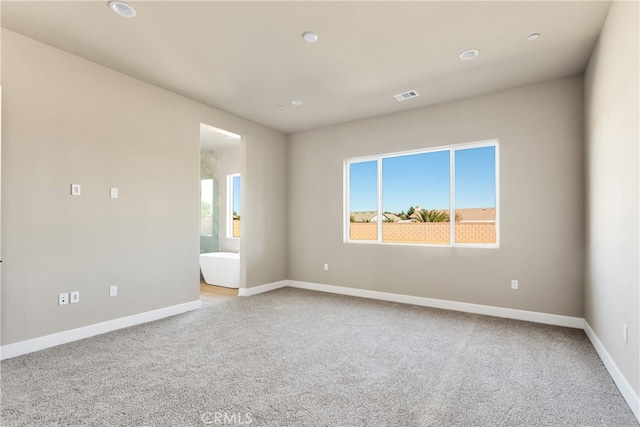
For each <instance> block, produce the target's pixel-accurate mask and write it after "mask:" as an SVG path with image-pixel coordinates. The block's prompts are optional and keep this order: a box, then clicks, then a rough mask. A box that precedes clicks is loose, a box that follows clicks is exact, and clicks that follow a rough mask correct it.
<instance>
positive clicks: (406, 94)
mask: <svg viewBox="0 0 640 427" xmlns="http://www.w3.org/2000/svg"><path fill="white" fill-rule="evenodd" d="M419 95H420V94H419V93H418V92H416V91H415V90H410V91H408V92H403V93H399V94H397V95H393V97H394V98H395V99H397V100H398V101H404V100H405V99H411V98H415V97H416V96H419Z"/></svg>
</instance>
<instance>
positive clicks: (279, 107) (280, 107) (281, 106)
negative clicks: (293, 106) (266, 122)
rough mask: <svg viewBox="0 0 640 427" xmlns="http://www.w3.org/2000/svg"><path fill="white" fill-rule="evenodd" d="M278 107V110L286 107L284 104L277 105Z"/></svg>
mask: <svg viewBox="0 0 640 427" xmlns="http://www.w3.org/2000/svg"><path fill="white" fill-rule="evenodd" d="M276 108H277V109H278V110H282V109H283V108H284V105H276Z"/></svg>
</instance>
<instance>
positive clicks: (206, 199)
mask: <svg viewBox="0 0 640 427" xmlns="http://www.w3.org/2000/svg"><path fill="white" fill-rule="evenodd" d="M200 235H201V236H212V235H213V179H202V180H200Z"/></svg>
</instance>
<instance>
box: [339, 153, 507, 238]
mask: <svg viewBox="0 0 640 427" xmlns="http://www.w3.org/2000/svg"><path fill="white" fill-rule="evenodd" d="M497 165H498V141H488V142H482V143H473V144H460V145H455V146H449V147H439V148H432V149H425V150H420V151H413V152H405V153H392V154H384V155H379V156H371V157H366V158H357V159H349V160H347V161H346V162H345V191H346V194H345V196H346V197H345V205H346V219H345V241H347V242H367V243H394V244H422V245H441V246H477V247H498V243H499V240H498V235H499V233H498V231H499V230H498V213H499V212H498V167H497ZM451 218H453V221H451Z"/></svg>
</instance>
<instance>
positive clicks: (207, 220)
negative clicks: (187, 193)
mask: <svg viewBox="0 0 640 427" xmlns="http://www.w3.org/2000/svg"><path fill="white" fill-rule="evenodd" d="M241 143H242V137H241V136H240V135H238V134H236V133H233V132H230V131H227V130H224V129H220V128H217V127H214V126H210V125H207V124H204V123H202V124H200V299H201V300H203V301H206V302H216V301H220V300H224V299H225V298H229V297H233V296H237V295H238V288H239V278H240V239H241V221H242V210H241V209H242V206H241V204H240V198H241V191H242V187H241V179H242V177H241V165H242V157H241V156H242V150H241Z"/></svg>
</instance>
